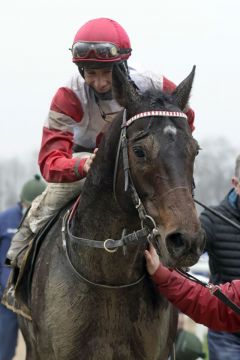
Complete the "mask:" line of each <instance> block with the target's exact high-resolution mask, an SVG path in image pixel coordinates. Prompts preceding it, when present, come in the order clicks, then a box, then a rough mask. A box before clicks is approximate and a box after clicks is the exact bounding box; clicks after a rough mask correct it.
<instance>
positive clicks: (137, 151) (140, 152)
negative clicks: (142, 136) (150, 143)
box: [133, 146, 145, 157]
mask: <svg viewBox="0 0 240 360" xmlns="http://www.w3.org/2000/svg"><path fill="white" fill-rule="evenodd" d="M133 151H134V153H135V155H136V156H137V157H145V152H144V151H143V149H142V148H141V147H139V146H134V147H133Z"/></svg>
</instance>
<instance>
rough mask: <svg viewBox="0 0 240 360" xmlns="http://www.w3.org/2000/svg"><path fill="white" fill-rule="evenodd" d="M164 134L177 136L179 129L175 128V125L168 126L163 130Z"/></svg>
mask: <svg viewBox="0 0 240 360" xmlns="http://www.w3.org/2000/svg"><path fill="white" fill-rule="evenodd" d="M163 133H164V134H166V135H167V134H172V135H176V134H177V129H176V128H175V126H173V125H167V126H166V127H165V128H164V129H163Z"/></svg>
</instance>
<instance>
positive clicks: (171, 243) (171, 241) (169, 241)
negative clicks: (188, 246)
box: [166, 232, 185, 253]
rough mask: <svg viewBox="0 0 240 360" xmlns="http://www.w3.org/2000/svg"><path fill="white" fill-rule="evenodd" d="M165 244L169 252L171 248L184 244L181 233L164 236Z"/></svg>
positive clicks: (176, 248) (180, 246) (177, 247)
mask: <svg viewBox="0 0 240 360" xmlns="http://www.w3.org/2000/svg"><path fill="white" fill-rule="evenodd" d="M166 246H167V248H168V251H169V252H170V253H171V250H172V249H175V250H178V249H180V248H182V247H183V246H185V242H184V237H183V235H182V234H181V233H178V232H176V233H173V234H170V235H168V236H167V237H166Z"/></svg>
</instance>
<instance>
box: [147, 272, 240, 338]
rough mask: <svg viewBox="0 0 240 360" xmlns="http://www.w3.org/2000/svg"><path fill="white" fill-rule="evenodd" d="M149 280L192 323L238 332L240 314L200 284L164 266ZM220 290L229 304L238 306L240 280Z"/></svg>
mask: <svg viewBox="0 0 240 360" xmlns="http://www.w3.org/2000/svg"><path fill="white" fill-rule="evenodd" d="M152 279H153V281H154V282H155V284H156V285H157V288H158V290H159V292H161V294H163V295H164V296H165V297H166V298H167V299H168V300H169V301H170V302H172V303H173V304H174V305H175V306H176V307H177V308H178V309H180V310H181V311H182V312H183V313H184V314H186V315H188V316H189V317H190V318H192V319H193V320H194V321H195V322H197V323H199V324H203V325H205V326H207V327H209V328H211V329H213V330H216V331H229V332H239V331H240V315H237V314H236V313H235V312H234V311H233V310H232V309H231V308H229V307H228V306H226V305H225V304H224V303H223V302H221V301H220V300H219V299H218V298H217V297H216V296H214V295H212V294H211V293H210V291H209V290H208V289H207V288H205V287H203V286H202V285H200V284H196V283H195V282H193V281H191V280H188V279H186V278H184V277H183V276H181V275H180V274H178V273H177V272H176V271H170V270H169V269H167V268H165V267H163V266H159V268H158V269H157V271H156V272H155V274H154V275H153V276H152ZM220 287H221V290H222V292H223V293H224V294H225V295H226V296H227V297H228V298H229V299H230V300H231V301H233V302H234V303H236V304H237V305H238V306H240V280H234V281H232V282H231V283H226V284H224V285H220Z"/></svg>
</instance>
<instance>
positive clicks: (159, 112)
mask: <svg viewBox="0 0 240 360" xmlns="http://www.w3.org/2000/svg"><path fill="white" fill-rule="evenodd" d="M148 116H168V117H182V118H185V119H187V118H188V117H187V115H186V114H184V113H183V112H181V111H164V110H152V111H145V112H142V113H139V114H137V115H134V116H133V117H131V118H130V119H129V120H128V121H127V122H126V124H125V125H126V126H129V125H131V124H132V123H133V122H134V121H135V120H137V119H140V118H143V117H148Z"/></svg>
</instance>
